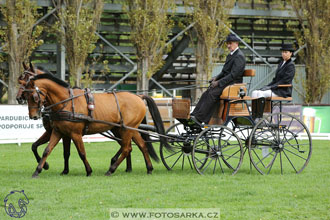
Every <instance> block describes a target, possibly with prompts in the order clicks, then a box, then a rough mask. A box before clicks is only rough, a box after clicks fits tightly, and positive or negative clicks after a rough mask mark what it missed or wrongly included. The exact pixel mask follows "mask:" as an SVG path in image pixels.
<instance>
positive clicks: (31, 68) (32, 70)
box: [30, 62, 34, 73]
mask: <svg viewBox="0 0 330 220" xmlns="http://www.w3.org/2000/svg"><path fill="white" fill-rule="evenodd" d="M30 70H31V72H32V73H34V67H33V65H32V63H31V62H30Z"/></svg>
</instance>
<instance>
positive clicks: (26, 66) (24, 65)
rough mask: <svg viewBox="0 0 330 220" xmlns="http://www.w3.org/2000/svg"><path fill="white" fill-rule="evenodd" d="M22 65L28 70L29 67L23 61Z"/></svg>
mask: <svg viewBox="0 0 330 220" xmlns="http://www.w3.org/2000/svg"><path fill="white" fill-rule="evenodd" d="M23 67H24V70H28V69H29V67H28V66H27V65H26V63H25V62H23Z"/></svg>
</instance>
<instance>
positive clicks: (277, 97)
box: [266, 84, 292, 102]
mask: <svg viewBox="0 0 330 220" xmlns="http://www.w3.org/2000/svg"><path fill="white" fill-rule="evenodd" d="M277 87H282V88H284V87H292V84H283V85H277ZM266 100H269V101H288V102H290V101H292V97H286V98H284V97H279V96H271V97H268V98H266Z"/></svg>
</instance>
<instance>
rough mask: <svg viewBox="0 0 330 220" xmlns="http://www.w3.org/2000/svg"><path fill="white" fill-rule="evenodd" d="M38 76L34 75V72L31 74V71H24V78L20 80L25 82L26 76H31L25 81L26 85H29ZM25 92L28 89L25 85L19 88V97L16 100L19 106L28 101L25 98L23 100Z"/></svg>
mask: <svg viewBox="0 0 330 220" xmlns="http://www.w3.org/2000/svg"><path fill="white" fill-rule="evenodd" d="M36 75H37V74H36V73H34V72H31V71H29V70H24V72H23V74H22V76H20V77H19V78H18V79H19V80H24V78H25V77H26V76H29V78H28V79H27V80H26V81H25V83H26V84H28V83H29V82H30V80H31V79H32V78H33V77H34V76H36ZM24 91H26V88H25V86H24V85H21V86H20V87H19V89H18V92H17V95H16V100H17V102H18V103H19V104H23V103H24V101H26V100H25V99H24V98H22V94H23V92H24Z"/></svg>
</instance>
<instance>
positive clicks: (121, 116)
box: [112, 90, 126, 128]
mask: <svg viewBox="0 0 330 220" xmlns="http://www.w3.org/2000/svg"><path fill="white" fill-rule="evenodd" d="M112 93H113V95H114V96H115V99H116V103H117V108H118V111H119V115H120V124H121V126H122V127H123V128H125V127H126V126H125V124H124V120H123V115H122V114H121V111H120V106H119V102H118V98H117V95H116V90H113V92H112Z"/></svg>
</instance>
